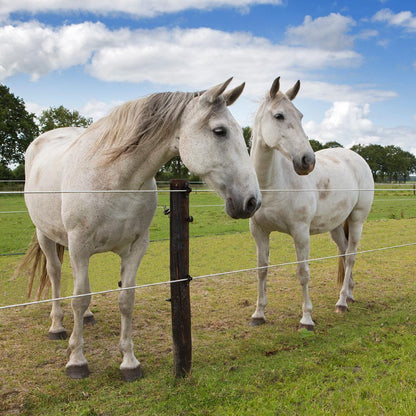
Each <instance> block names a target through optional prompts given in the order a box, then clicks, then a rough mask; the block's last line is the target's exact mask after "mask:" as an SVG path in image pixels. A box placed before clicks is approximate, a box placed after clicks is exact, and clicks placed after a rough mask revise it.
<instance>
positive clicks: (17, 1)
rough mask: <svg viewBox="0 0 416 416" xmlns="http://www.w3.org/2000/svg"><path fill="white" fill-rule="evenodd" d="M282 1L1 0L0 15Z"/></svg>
mask: <svg viewBox="0 0 416 416" xmlns="http://www.w3.org/2000/svg"><path fill="white" fill-rule="evenodd" d="M281 3H282V0H159V1H154V0H118V1H114V0H100V1H97V0H36V1H33V0H13V1H2V2H0V16H7V15H9V14H10V13H12V12H16V11H25V12H30V13H39V12H57V11H59V12H62V11H75V12H79V11H85V12H92V13H96V14H107V13H114V12H119V13H127V14H131V15H136V16H138V17H153V16H156V15H159V14H163V13H175V12H179V11H181V10H186V9H199V10H212V9H214V8H220V7H234V8H236V9H240V10H242V11H245V10H247V8H249V7H250V6H254V5H257V4H271V5H280V4H281Z"/></svg>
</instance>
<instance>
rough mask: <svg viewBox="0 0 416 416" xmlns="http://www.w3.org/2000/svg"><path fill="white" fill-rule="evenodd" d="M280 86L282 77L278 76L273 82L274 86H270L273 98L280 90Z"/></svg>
mask: <svg viewBox="0 0 416 416" xmlns="http://www.w3.org/2000/svg"><path fill="white" fill-rule="evenodd" d="M279 88H280V77H277V78H276V79H275V80H274V81H273V84H272V87H271V88H270V98H271V99H273V98H274V97H276V94H277V93H278V92H279Z"/></svg>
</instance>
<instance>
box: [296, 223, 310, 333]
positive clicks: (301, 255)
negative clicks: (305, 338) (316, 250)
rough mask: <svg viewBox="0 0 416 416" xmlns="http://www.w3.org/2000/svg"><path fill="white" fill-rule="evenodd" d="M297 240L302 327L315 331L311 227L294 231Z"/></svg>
mask: <svg viewBox="0 0 416 416" xmlns="http://www.w3.org/2000/svg"><path fill="white" fill-rule="evenodd" d="M292 237H293V239H294V242H295V249H296V258H297V261H298V264H297V270H296V275H297V278H298V280H299V283H300V284H301V286H302V299H303V302H302V319H301V320H300V328H306V329H307V330H309V331H313V330H314V328H315V323H314V322H313V320H312V302H311V299H310V297H309V280H310V275H309V264H308V259H309V245H310V237H309V227H308V226H305V227H301V228H299V229H298V230H296V231H295V232H293V233H292Z"/></svg>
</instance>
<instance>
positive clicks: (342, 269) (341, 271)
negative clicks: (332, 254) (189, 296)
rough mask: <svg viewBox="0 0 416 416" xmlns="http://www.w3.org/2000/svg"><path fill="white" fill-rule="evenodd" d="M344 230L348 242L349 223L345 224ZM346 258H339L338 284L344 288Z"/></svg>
mask: <svg viewBox="0 0 416 416" xmlns="http://www.w3.org/2000/svg"><path fill="white" fill-rule="evenodd" d="M343 228H344V235H345V238H346V239H347V242H348V236H349V227H348V221H345V222H344V225H343ZM344 259H345V257H344V256H340V257H338V284H339V285H340V286H342V284H343V283H344V277H345V263H344Z"/></svg>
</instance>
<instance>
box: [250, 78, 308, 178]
mask: <svg viewBox="0 0 416 416" xmlns="http://www.w3.org/2000/svg"><path fill="white" fill-rule="evenodd" d="M279 89H280V77H278V78H276V79H275V80H274V82H273V84H272V86H271V88H270V91H269V93H268V94H267V96H266V99H265V100H264V102H263V103H262V105H261V106H260V109H259V111H258V113H257V115H256V127H257V128H256V130H257V131H258V132H259V133H260V134H261V136H262V138H263V140H264V142H265V143H266V145H267V146H268V147H270V148H273V149H276V150H278V151H279V152H281V153H282V154H283V155H284V156H285V157H286V158H288V159H289V160H291V161H292V162H293V167H294V169H295V171H296V173H297V174H299V175H307V174H309V173H310V172H312V170H313V169H314V167H315V155H314V152H313V150H312V147H311V145H310V143H309V140H308V137H307V136H306V134H305V132H304V130H303V127H302V117H303V115H302V113H301V112H300V111H299V110H298V109H297V108H296V107H295V106H294V105H293V103H292V100H293V99H294V98H295V97H296V95H297V93H298V92H299V89H300V81H297V82H296V84H295V85H294V86H293V87H292V88H291V89H289V90H288V91H286V93H283V92H281V91H280V90H279Z"/></svg>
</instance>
